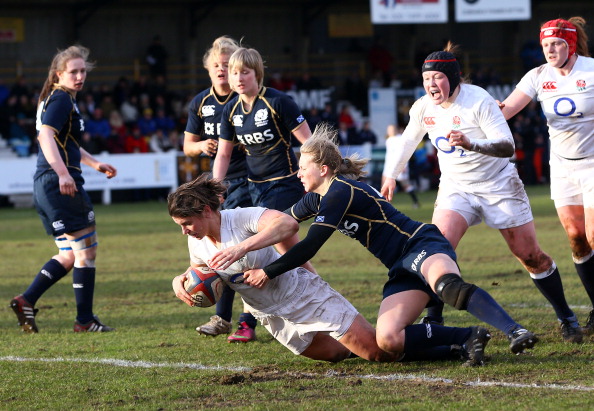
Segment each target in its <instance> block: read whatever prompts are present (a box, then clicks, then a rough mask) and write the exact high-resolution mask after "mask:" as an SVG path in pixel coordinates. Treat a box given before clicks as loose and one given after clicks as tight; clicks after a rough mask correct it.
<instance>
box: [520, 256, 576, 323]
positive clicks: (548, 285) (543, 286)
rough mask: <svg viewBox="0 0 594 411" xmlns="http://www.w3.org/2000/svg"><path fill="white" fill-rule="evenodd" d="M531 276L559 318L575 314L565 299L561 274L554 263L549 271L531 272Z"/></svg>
mask: <svg viewBox="0 0 594 411" xmlns="http://www.w3.org/2000/svg"><path fill="white" fill-rule="evenodd" d="M549 272H550V274H549ZM530 277H532V281H533V282H534V285H536V288H538V290H539V291H540V292H541V294H542V295H544V296H545V298H546V299H547V300H548V301H549V303H551V305H552V306H553V309H554V310H555V314H557V318H558V319H559V320H563V319H566V318H570V317H573V316H574V313H573V311H572V310H571V308H569V306H568V305H567V301H566V300H565V294H564V292H563V283H562V282H561V276H560V275H559V270H558V269H557V267H556V266H555V265H554V264H553V266H552V267H551V269H549V271H547V272H544V273H542V274H540V275H539V274H530ZM535 277H536V278H535Z"/></svg>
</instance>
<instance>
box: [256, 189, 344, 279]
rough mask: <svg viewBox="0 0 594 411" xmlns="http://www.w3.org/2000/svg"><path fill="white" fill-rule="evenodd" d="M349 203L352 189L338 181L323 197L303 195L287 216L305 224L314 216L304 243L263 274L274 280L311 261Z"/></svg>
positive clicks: (339, 220)
mask: <svg viewBox="0 0 594 411" xmlns="http://www.w3.org/2000/svg"><path fill="white" fill-rule="evenodd" d="M318 202H319V206H318V204H317V203H318ZM351 202H352V191H351V189H350V188H349V187H348V186H346V185H344V184H341V183H340V182H338V181H334V182H333V183H332V184H331V186H330V189H329V190H328V192H327V193H326V195H325V196H324V197H321V196H320V195H319V194H315V193H308V194H306V195H305V196H304V197H303V198H302V199H301V200H300V201H299V202H298V203H297V204H295V205H294V206H293V207H291V209H290V215H292V216H293V217H294V218H295V219H297V221H304V220H306V219H307V218H310V217H313V216H314V215H315V219H314V222H313V223H312V225H311V227H310V228H309V231H308V232H307V236H306V237H305V238H304V239H303V240H301V241H300V242H299V243H297V244H295V245H294V246H293V247H292V248H291V249H290V250H289V251H287V252H286V253H285V254H284V255H282V256H281V257H280V258H279V259H278V260H276V261H275V262H274V263H272V264H270V265H268V266H266V267H265V268H264V272H265V273H266V275H267V276H268V277H269V278H274V277H277V276H279V275H281V274H283V273H285V272H287V271H289V270H291V269H293V268H296V267H299V266H300V265H302V264H304V263H306V262H307V261H309V260H311V259H312V258H313V257H314V256H315V255H316V253H317V252H318V251H319V250H320V248H322V246H323V245H324V243H325V242H326V241H327V240H328V239H329V238H330V236H331V235H332V234H333V233H334V231H336V229H337V228H338V225H339V224H340V222H341V221H342V218H343V216H344V214H345V213H346V212H347V210H348V207H349V205H350V204H351ZM318 208H319V211H317V213H316V210H317V209H318Z"/></svg>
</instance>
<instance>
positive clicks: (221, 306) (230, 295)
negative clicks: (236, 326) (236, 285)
mask: <svg viewBox="0 0 594 411" xmlns="http://www.w3.org/2000/svg"><path fill="white" fill-rule="evenodd" d="M234 298H235V290H233V289H232V288H231V287H229V286H227V285H226V286H225V288H224V289H223V294H221V298H220V299H219V301H217V310H216V313H217V315H218V316H219V317H221V318H222V319H223V320H225V321H229V322H231V318H232V317H233V299H234Z"/></svg>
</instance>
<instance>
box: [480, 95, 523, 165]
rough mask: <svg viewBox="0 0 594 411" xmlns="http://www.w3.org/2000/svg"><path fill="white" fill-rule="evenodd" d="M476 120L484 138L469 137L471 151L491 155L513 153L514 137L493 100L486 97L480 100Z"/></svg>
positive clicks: (509, 154) (506, 155) (508, 155)
mask: <svg viewBox="0 0 594 411" xmlns="http://www.w3.org/2000/svg"><path fill="white" fill-rule="evenodd" d="M478 121H479V126H480V128H481V130H482V132H483V133H484V134H485V137H486V139H471V140H470V145H471V150H472V151H475V152H477V153H480V154H484V155H487V156H492V157H511V156H513V155H514V151H515V144H514V137H513V135H512V132H511V130H510V129H509V126H508V124H507V121H505V117H503V113H502V112H501V109H500V108H499V106H498V105H497V102H496V101H495V100H493V99H492V98H488V99H484V100H482V101H481V103H480V105H479V107H478Z"/></svg>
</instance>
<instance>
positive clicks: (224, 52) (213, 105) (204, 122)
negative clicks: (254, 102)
mask: <svg viewBox="0 0 594 411" xmlns="http://www.w3.org/2000/svg"><path fill="white" fill-rule="evenodd" d="M238 48H239V45H238V44H237V42H236V41H235V40H234V39H232V38H230V37H227V36H221V37H219V38H217V39H216V40H215V41H214V42H213V43H212V47H210V48H209V49H208V50H207V51H206V53H205V54H204V57H203V59H202V62H203V64H204V68H205V69H206V70H207V71H208V76H209V77H210V82H211V84H212V86H211V87H209V88H207V89H206V90H203V91H202V92H200V93H198V95H196V97H194V98H193V99H192V101H191V102H190V106H189V110H188V124H187V126H186V131H185V132H184V154H186V155H187V156H189V157H196V156H199V155H200V154H206V155H208V156H210V157H211V158H212V159H213V161H214V156H215V154H216V152H217V145H218V138H219V134H220V130H221V115H222V114H223V107H224V106H225V104H227V103H228V102H229V101H230V100H232V99H233V97H235V96H236V94H235V93H234V92H233V91H232V90H231V86H230V85H229V75H228V68H229V57H231V54H233V52H234V51H235V50H237V49H238ZM213 161H211V167H212V163H213ZM225 183H226V185H227V191H226V193H225V202H224V203H223V209H228V210H229V209H233V208H235V207H249V206H251V205H252V199H251V197H250V192H249V188H248V183H247V170H246V162H245V149H244V147H243V145H241V144H239V143H238V142H234V144H233V150H232V153H231V160H230V162H229V170H228V172H227V176H226V178H225ZM234 298H235V291H233V289H231V288H229V287H225V288H224V290H223V295H222V296H221V298H220V299H219V301H218V302H217V305H216V314H215V315H213V316H212V317H210V321H208V322H207V323H206V324H203V325H201V326H199V327H197V328H196V331H198V333H200V334H204V335H211V336H213V337H214V336H217V335H219V334H229V333H230V332H231V318H232V316H233V299H234ZM243 317H244V318H242V319H240V323H241V322H244V321H246V317H247V319H248V321H249V320H250V318H251V319H253V317H252V316H251V315H250V314H249V313H244V314H243ZM253 337H254V338H255V334H254V336H253ZM252 339H253V338H249V339H245V338H243V339H239V340H237V341H242V342H248V341H251V340H252ZM234 341H235V340H234Z"/></svg>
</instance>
